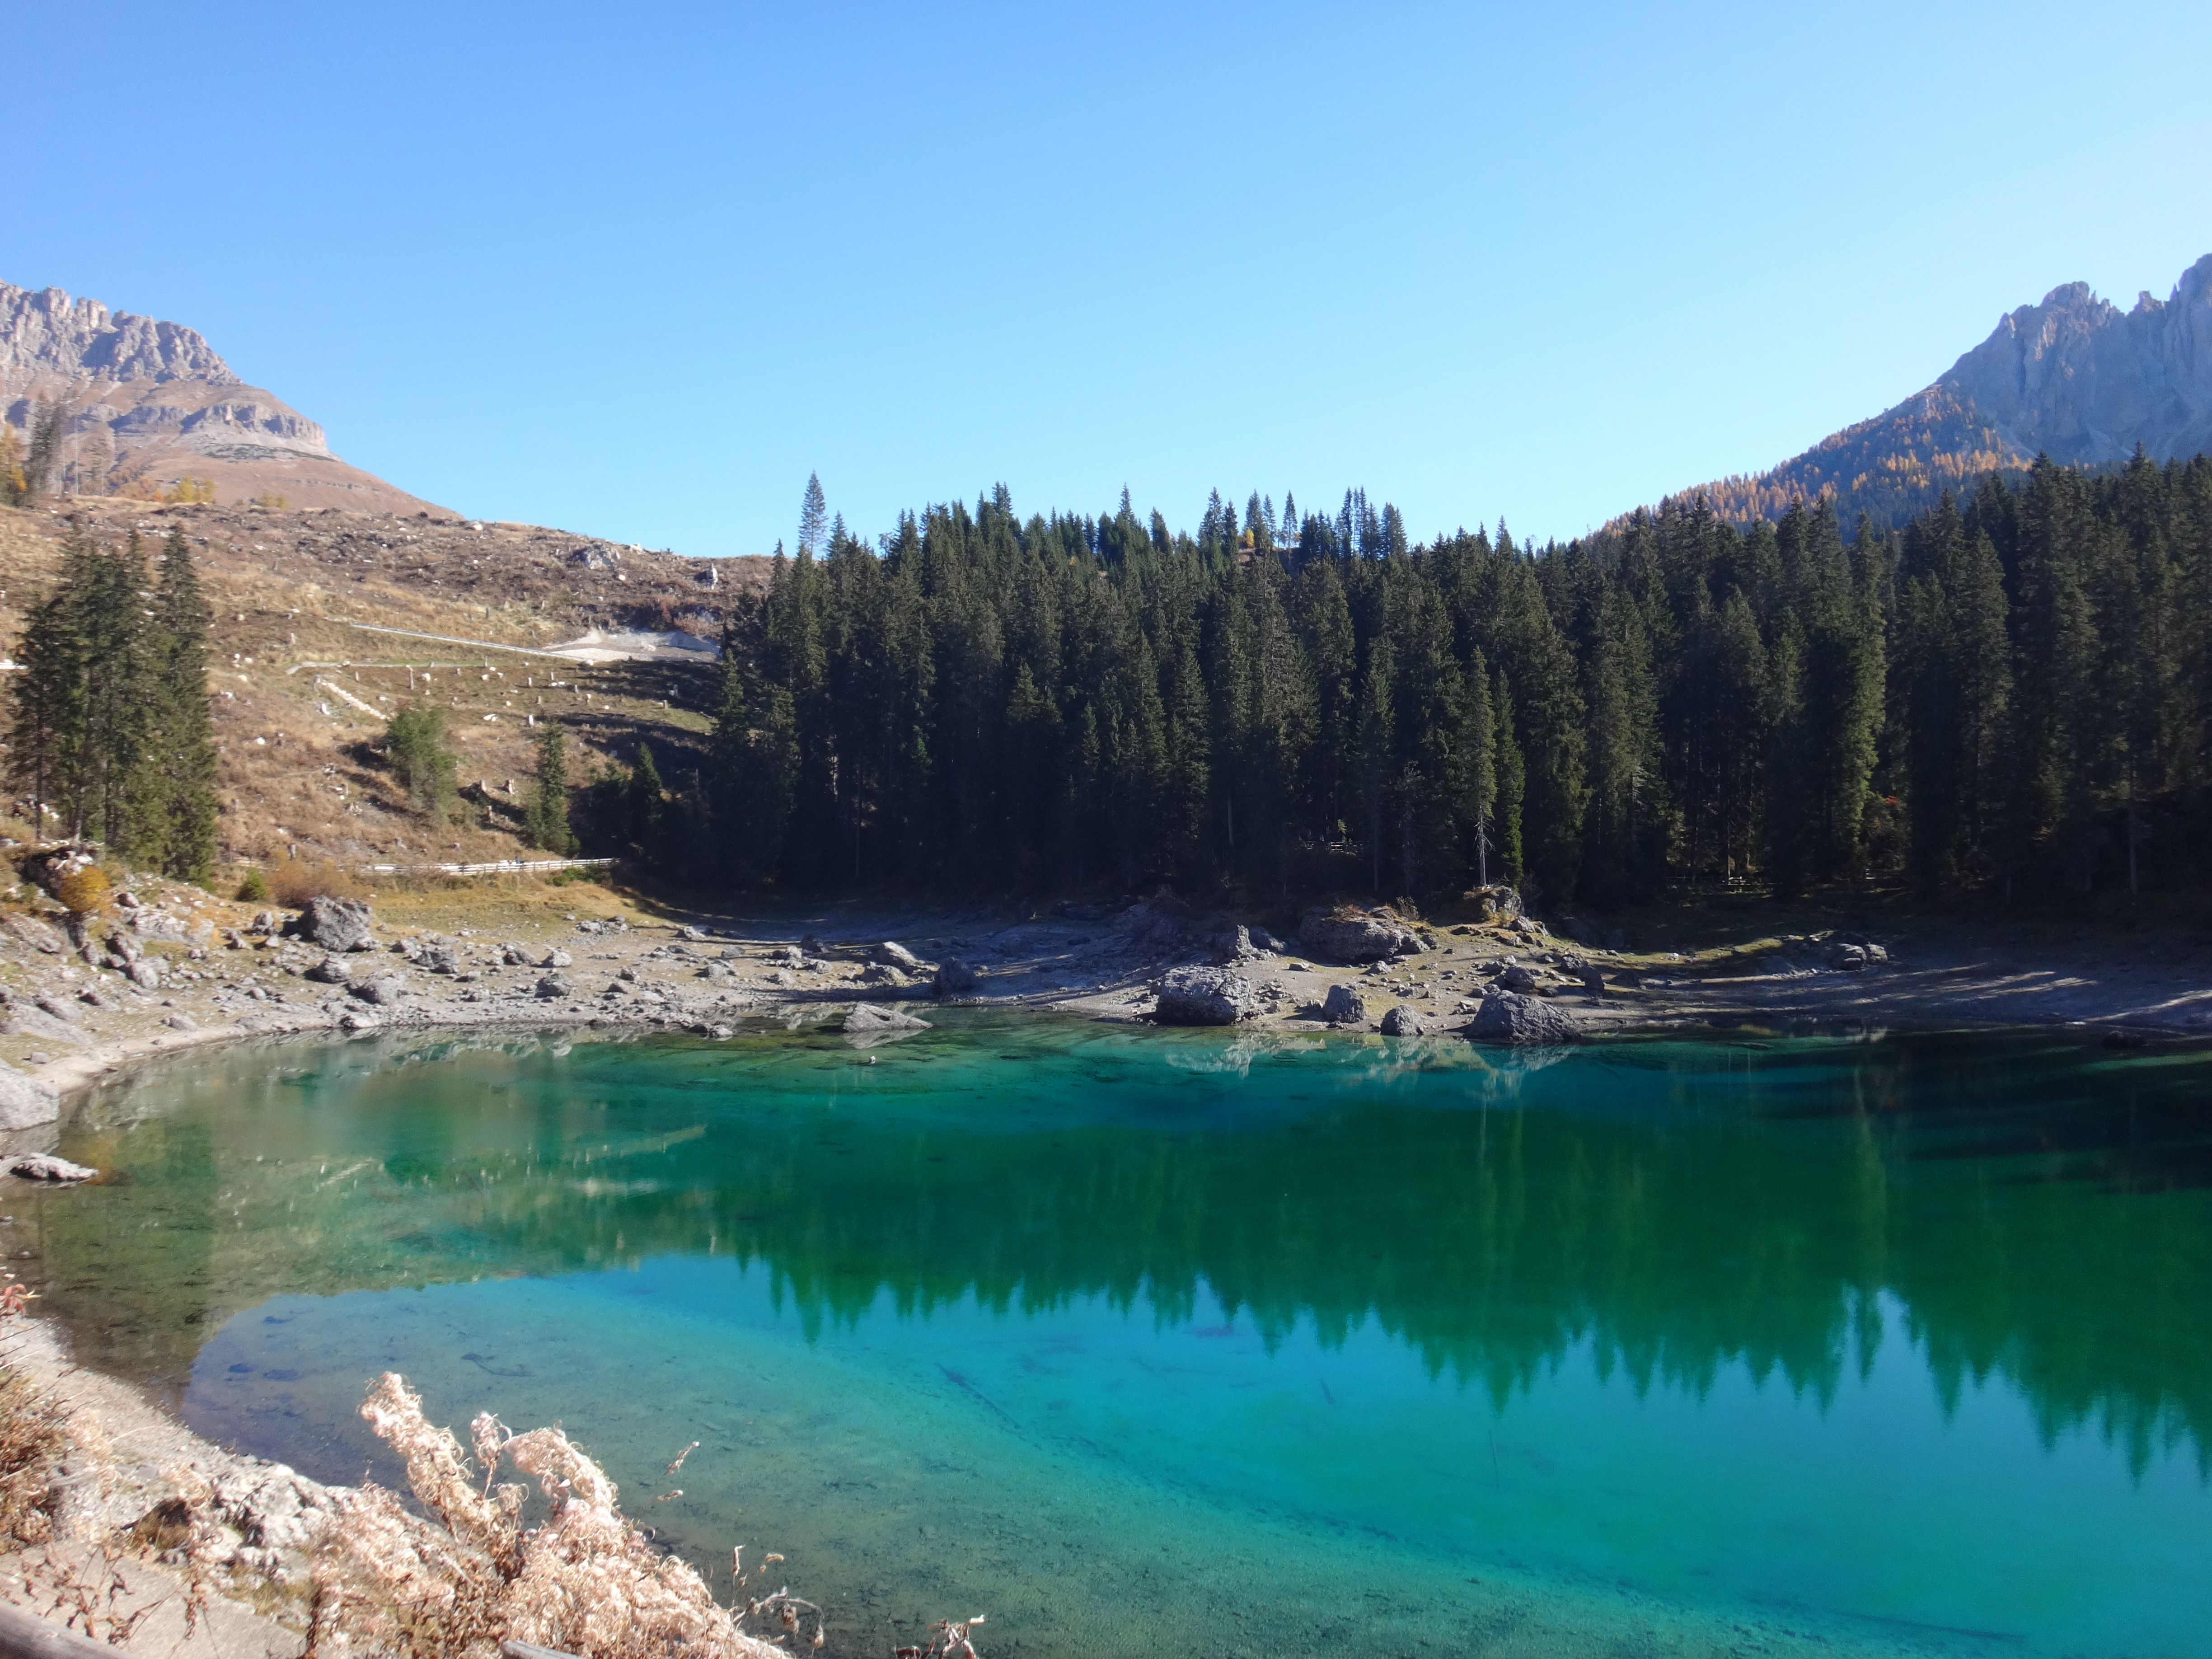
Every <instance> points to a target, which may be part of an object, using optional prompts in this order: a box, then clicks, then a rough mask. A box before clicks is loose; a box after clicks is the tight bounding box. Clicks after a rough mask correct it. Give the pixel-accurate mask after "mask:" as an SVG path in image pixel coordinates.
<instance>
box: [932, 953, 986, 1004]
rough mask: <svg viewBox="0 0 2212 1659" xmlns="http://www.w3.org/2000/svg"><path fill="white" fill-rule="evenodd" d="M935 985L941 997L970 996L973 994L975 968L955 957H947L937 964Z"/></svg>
mask: <svg viewBox="0 0 2212 1659" xmlns="http://www.w3.org/2000/svg"><path fill="white" fill-rule="evenodd" d="M935 985H936V990H937V994H938V995H939V996H941V997H972V996H974V995H975V985H976V978H975V969H973V968H970V967H969V965H968V964H967V963H964V962H963V961H961V960H960V958H959V957H945V960H944V961H942V962H940V963H938V964H937V978H936V981H935Z"/></svg>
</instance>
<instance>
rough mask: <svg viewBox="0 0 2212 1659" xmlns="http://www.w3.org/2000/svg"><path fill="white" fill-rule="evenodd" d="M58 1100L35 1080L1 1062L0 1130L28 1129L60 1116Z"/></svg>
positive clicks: (59, 1100)
mask: <svg viewBox="0 0 2212 1659" xmlns="http://www.w3.org/2000/svg"><path fill="white" fill-rule="evenodd" d="M61 1109H62V1107H61V1097H60V1096H59V1095H58V1094H57V1093H56V1092H55V1091H53V1090H52V1088H50V1087H48V1086H47V1085H46V1084H43V1083H41V1082H40V1081H39V1080H38V1079H36V1078H34V1077H26V1076H24V1075H23V1073H21V1072H19V1071H17V1070H16V1069H15V1067H14V1066H9V1065H8V1064H6V1063H5V1062H4V1061H0V1129H29V1128H34V1127H37V1126H38V1125H39V1124H41V1123H52V1121H54V1120H55V1119H56V1118H58V1117H59V1116H60V1115H61Z"/></svg>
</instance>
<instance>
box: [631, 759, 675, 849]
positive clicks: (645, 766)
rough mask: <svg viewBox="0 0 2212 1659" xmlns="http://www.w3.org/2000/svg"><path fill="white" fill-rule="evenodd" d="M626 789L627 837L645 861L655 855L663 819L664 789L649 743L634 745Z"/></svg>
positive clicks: (658, 846)
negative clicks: (635, 759)
mask: <svg viewBox="0 0 2212 1659" xmlns="http://www.w3.org/2000/svg"><path fill="white" fill-rule="evenodd" d="M628 793H629V800H628V803H627V805H628V806H629V838H630V840H631V841H632V842H634V843H635V845H636V846H637V848H638V849H639V850H640V851H641V852H642V853H643V854H645V856H646V858H647V860H648V861H650V860H655V859H658V858H659V856H660V854H661V852H662V834H663V831H664V830H665V827H666V823H667V807H668V791H667V787H666V786H665V784H663V783H662V782H661V781H660V769H659V766H657V765H655V764H654V763H653V745H652V744H647V743H641V744H638V746H637V764H636V765H635V766H634V767H632V768H631V769H630V774H629V792H628Z"/></svg>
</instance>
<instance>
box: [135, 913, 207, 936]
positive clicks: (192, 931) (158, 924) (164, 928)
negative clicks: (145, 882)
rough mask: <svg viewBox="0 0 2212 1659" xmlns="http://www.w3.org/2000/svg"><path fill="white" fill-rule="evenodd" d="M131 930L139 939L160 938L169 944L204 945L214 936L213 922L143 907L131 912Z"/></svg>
mask: <svg viewBox="0 0 2212 1659" xmlns="http://www.w3.org/2000/svg"><path fill="white" fill-rule="evenodd" d="M131 932H132V933H136V934H137V935H138V937H139V938H141V939H161V940H162V941H164V942H166V943H167V944H170V945H205V944H207V943H208V942H209V941H210V939H213V938H214V937H215V924H214V923H212V922H209V921H187V920H186V919H185V918H184V917H182V916H174V915H170V914H169V913H168V912H167V910H156V909H154V908H151V907H143V908H139V909H137V910H133V911H132V912H131Z"/></svg>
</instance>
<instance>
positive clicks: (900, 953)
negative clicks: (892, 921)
mask: <svg viewBox="0 0 2212 1659" xmlns="http://www.w3.org/2000/svg"><path fill="white" fill-rule="evenodd" d="M869 958H870V960H872V961H873V962H876V963H879V964H880V965H882V966H883V967H885V968H896V969H898V970H899V972H901V973H902V974H918V973H920V972H921V957H918V956H916V955H915V953H914V952H913V951H909V950H908V949H907V948H906V946H905V945H901V944H900V943H899V942H898V941H897V940H896V939H885V940H884V942H883V943H882V944H881V945H878V946H876V948H875V949H874V950H873V951H871V952H870V953H869Z"/></svg>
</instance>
